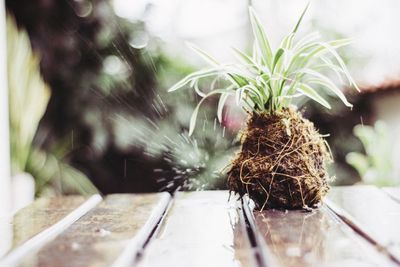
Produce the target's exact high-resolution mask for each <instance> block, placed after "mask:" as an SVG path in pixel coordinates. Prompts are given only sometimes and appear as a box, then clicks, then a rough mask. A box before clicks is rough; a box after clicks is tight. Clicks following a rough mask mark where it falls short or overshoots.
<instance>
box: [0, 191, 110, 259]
mask: <svg viewBox="0 0 400 267" xmlns="http://www.w3.org/2000/svg"><path fill="white" fill-rule="evenodd" d="M101 201H102V197H101V196H100V195H93V196H92V197H90V198H89V199H88V200H86V201H85V202H84V203H83V204H82V205H80V206H79V207H78V208H77V209H75V210H74V211H73V212H71V213H70V214H68V215H67V216H65V217H64V218H63V219H62V220H60V221H58V222H57V223H55V224H54V225H53V226H51V227H49V228H47V229H46V230H44V231H42V232H40V233H39V234H37V235H35V236H34V237H32V238H31V239H29V240H28V241H26V242H25V243H23V244H22V245H21V246H19V247H17V248H15V249H14V250H12V251H11V252H10V253H8V254H7V255H6V256H5V257H4V258H3V259H2V260H0V267H10V266H16V265H17V264H18V263H19V262H20V261H21V260H22V259H23V257H24V256H26V255H28V254H30V253H35V251H38V250H39V249H40V248H41V247H43V246H44V245H45V244H47V243H48V242H49V241H51V240H53V239H54V238H56V237H57V236H58V235H59V234H60V233H62V232H63V231H64V230H65V229H67V228H68V227H69V226H70V225H71V224H73V223H74V222H76V221H77V220H78V219H79V218H81V217H82V216H83V215H85V214H86V213H87V212H88V211H90V210H91V209H93V208H94V207H96V206H97V204H99V203H100V202H101Z"/></svg>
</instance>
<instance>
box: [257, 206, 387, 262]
mask: <svg viewBox="0 0 400 267" xmlns="http://www.w3.org/2000/svg"><path fill="white" fill-rule="evenodd" d="M254 219H255V224H256V227H257V230H258V234H259V235H260V236H261V240H262V242H261V243H262V244H261V246H264V247H266V248H265V249H268V250H269V252H270V253H269V255H270V256H272V257H273V259H272V260H273V262H274V263H275V264H274V265H275V266H282V267H285V266H332V267H333V266H337V267H342V266H349V267H351V266H390V264H391V263H390V261H389V260H388V259H387V258H386V257H383V256H381V255H379V253H378V252H377V251H375V250H374V249H373V247H372V246H371V245H370V244H368V243H367V242H366V241H365V240H363V239H362V238H360V237H359V236H357V234H355V233H354V232H353V231H352V230H351V229H350V228H349V227H348V226H347V225H344V224H342V223H340V222H339V221H338V219H337V218H336V217H335V216H334V215H333V214H332V212H330V211H329V210H328V208H327V207H325V206H323V207H321V208H320V209H317V210H314V211H312V212H304V211H290V212H289V211H279V210H268V211H263V212H258V211H255V212H254ZM270 261H271V259H270Z"/></svg>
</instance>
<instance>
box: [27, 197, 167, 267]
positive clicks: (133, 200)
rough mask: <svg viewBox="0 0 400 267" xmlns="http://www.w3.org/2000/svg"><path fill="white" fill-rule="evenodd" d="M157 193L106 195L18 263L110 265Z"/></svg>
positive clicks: (146, 214) (148, 211) (151, 206)
mask: <svg viewBox="0 0 400 267" xmlns="http://www.w3.org/2000/svg"><path fill="white" fill-rule="evenodd" d="M161 196H162V194H143V195H122V194H121V195H110V196H108V197H106V198H105V199H104V201H103V202H101V203H100V204H99V205H98V206H97V207H96V208H94V209H93V210H91V211H89V212H88V213H87V214H86V215H84V216H83V217H82V218H81V219H79V220H78V221H77V222H75V223H74V224H72V225H71V226H70V227H69V228H68V229H67V230H66V231H65V232H63V233H62V234H61V235H59V236H58V237H57V238H56V239H55V240H53V241H51V242H50V243H48V244H47V245H46V246H45V247H43V248H42V249H41V250H40V251H39V252H38V253H35V255H29V256H28V257H27V258H26V259H24V260H23V264H22V266H41V267H42V266H49V267H50V266H59V267H61V266H68V267H69V266H74V267H79V266H110V265H111V264H112V263H113V262H114V261H115V260H116V259H117V258H118V256H119V255H120V253H121V252H122V251H123V249H124V248H125V245H127V244H128V243H129V240H130V239H132V238H134V237H135V235H136V234H137V233H138V231H139V230H140V229H141V227H142V226H143V225H144V224H145V223H146V221H147V220H148V218H149V216H150V214H151V212H152V210H153V209H154V207H155V206H156V205H157V204H158V202H159V201H160V199H161ZM160 219H161V217H160Z"/></svg>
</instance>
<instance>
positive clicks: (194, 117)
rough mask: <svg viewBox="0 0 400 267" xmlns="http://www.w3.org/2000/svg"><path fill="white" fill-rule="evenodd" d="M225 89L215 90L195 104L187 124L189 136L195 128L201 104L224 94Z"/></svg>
mask: <svg viewBox="0 0 400 267" xmlns="http://www.w3.org/2000/svg"><path fill="white" fill-rule="evenodd" d="M226 92H227V89H215V90H213V91H211V92H209V93H208V94H207V95H206V96H205V97H203V98H202V99H201V100H200V102H199V103H198V104H197V106H196V108H195V109H194V111H193V113H192V116H191V117H190V123H189V136H191V135H192V134H193V131H194V129H195V127H196V120H197V114H198V113H199V109H200V106H201V104H203V102H204V101H205V100H206V99H207V98H208V97H210V96H212V95H215V94H223V93H226Z"/></svg>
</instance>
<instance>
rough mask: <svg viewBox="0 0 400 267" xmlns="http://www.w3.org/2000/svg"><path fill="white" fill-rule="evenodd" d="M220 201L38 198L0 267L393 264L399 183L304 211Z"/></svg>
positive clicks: (399, 248)
mask: <svg viewBox="0 0 400 267" xmlns="http://www.w3.org/2000/svg"><path fill="white" fill-rule="evenodd" d="M228 197H229V193H228V192H227V191H203V192H178V193H177V194H175V196H173V197H171V196H170V195H169V194H167V193H155V194H116V195H109V196H106V197H104V198H102V197H100V196H98V195H95V196H92V197H90V198H84V197H79V196H69V197H63V198H52V199H39V200H37V201H36V202H35V203H34V204H32V205H31V206H29V207H26V208H24V209H22V210H21V211H20V212H18V213H17V214H16V215H15V216H14V218H13V220H12V222H9V223H11V224H12V228H13V244H12V249H11V250H10V251H9V252H8V254H6V255H5V256H4V257H3V258H2V259H1V260H0V266H7V267H8V266H96V267H97V266H139V267H156V266H157V267H158V266H171V267H172V266H173V267H177V266H185V267H186V266H218V267H224V266H400V189H399V188H385V189H378V188H376V187H373V186H352V187H336V188H333V189H332V190H331V192H330V194H329V195H328V197H327V199H326V201H325V202H324V204H323V205H322V206H321V207H320V208H319V209H317V210H314V211H312V212H303V211H279V210H266V211H263V212H258V211H254V212H253V211H252V210H251V207H250V206H251V205H249V202H248V200H247V199H244V200H236V199H231V200H230V201H228ZM3 223H4V222H3ZM0 238H1V237H0Z"/></svg>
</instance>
